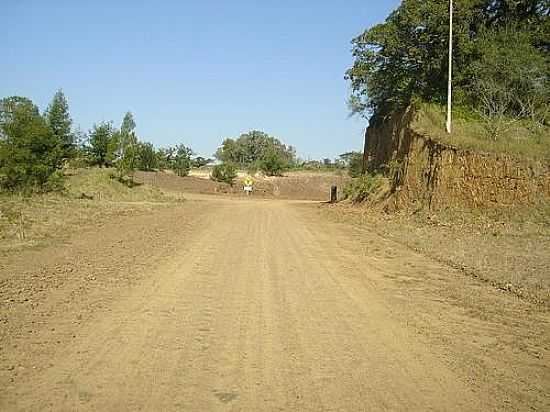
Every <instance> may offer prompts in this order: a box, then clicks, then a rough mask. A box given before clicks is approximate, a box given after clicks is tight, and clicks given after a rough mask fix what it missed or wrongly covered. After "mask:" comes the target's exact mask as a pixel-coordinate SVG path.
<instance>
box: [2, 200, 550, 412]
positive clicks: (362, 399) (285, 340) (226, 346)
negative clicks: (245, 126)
mask: <svg viewBox="0 0 550 412" xmlns="http://www.w3.org/2000/svg"><path fill="white" fill-rule="evenodd" d="M319 207H320V206H319V205H316V204H313V203H305V202H286V201H262V200H260V201H254V200H251V201H248V200H240V199H221V198H207V197H202V198H200V197H196V198H194V199H192V200H189V201H187V202H184V204H182V205H179V206H177V207H174V208H172V209H163V210H161V211H159V212H158V213H157V214H154V215H143V216H128V217H127V218H124V219H121V220H118V221H117V222H113V223H112V224H110V225H104V226H103V227H98V228H96V229H95V230H94V231H87V232H85V233H81V234H79V235H78V236H76V237H74V238H73V239H71V240H69V241H67V242H66V243H64V244H58V245H52V246H50V247H48V248H45V249H41V250H32V251H26V252H22V253H20V254H18V255H17V256H15V255H14V256H11V257H8V258H6V259H5V260H4V262H2V264H1V266H0V276H1V277H0V280H1V282H2V284H1V286H2V289H1V294H0V299H1V301H0V305H1V309H2V315H1V316H2V317H1V318H0V331H1V335H0V339H1V340H0V349H1V352H0V410H3V411H11V410H83V411H88V410H89V411H125V410H128V411H135V410H147V411H161V410H185V411H210V410H213V411H217V410H219V411H225V410H231V411H239V410H244V411H263V410H265V411H272V410H296V411H308V410H311V411H362V410H364V411H377V410H388V411H427V410H434V411H444V410H449V411H455V410H457V411H460V410H463V411H478V410H479V411H487V410H545V409H546V410H549V408H550V395H549V393H548V392H549V389H550V373H549V370H550V368H549V360H548V359H549V358H548V355H549V353H550V344H549V316H548V313H547V312H545V311H544V310H543V309H541V308H537V307H534V306H532V305H531V304H528V303H526V302H522V301H521V300H518V299H517V298H515V297H513V296H510V295H509V294H507V293H505V292H502V291H498V290H496V289H493V288H491V287H490V286H488V285H486V284H483V283H481V282H477V281H476V280H474V279H470V278H467V277H465V276H464V275H462V274H461V273H459V272H456V271H454V270H451V269H449V268H446V267H444V266H442V265H441V264H438V263H436V262H434V261H431V260H429V259H427V258H425V257H423V256H421V255H418V254H415V253H413V252H411V251H409V250H406V249H403V247H402V246H398V245H397V244H395V243H393V242H391V241H388V240H385V239H383V238H380V237H378V236H377V235H375V234H373V233H372V232H369V230H368V228H366V229H357V228H353V227H351V226H346V225H343V224H338V223H334V222H329V221H326V220H325V219H323V218H322V216H321V214H320V213H319V211H318V208H319Z"/></svg>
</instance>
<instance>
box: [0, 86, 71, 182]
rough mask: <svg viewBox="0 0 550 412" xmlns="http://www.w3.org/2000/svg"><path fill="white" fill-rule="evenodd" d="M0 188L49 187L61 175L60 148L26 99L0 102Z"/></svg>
mask: <svg viewBox="0 0 550 412" xmlns="http://www.w3.org/2000/svg"><path fill="white" fill-rule="evenodd" d="M0 131H1V133H0V135H1V139H0V188H2V189H7V190H11V191H13V190H18V189H21V188H27V187H31V186H32V187H36V188H39V189H50V188H53V187H52V186H53V183H54V182H55V183H56V185H57V183H59V180H60V177H61V176H62V175H61V173H60V172H59V170H60V169H61V167H62V164H63V147H62V145H61V144H60V141H59V139H58V138H57V136H55V135H54V134H53V133H52V131H51V129H50V128H49V127H48V124H47V122H46V120H45V119H44V118H43V117H42V116H41V115H40V112H39V110H38V108H37V107H36V105H34V104H33V103H32V101H31V100H29V99H27V98H22V97H18V96H13V97H8V98H5V99H2V100H1V101H0Z"/></svg>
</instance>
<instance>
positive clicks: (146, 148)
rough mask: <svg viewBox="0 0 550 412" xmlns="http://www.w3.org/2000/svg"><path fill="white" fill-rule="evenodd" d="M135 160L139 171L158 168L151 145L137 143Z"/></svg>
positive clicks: (156, 157)
mask: <svg viewBox="0 0 550 412" xmlns="http://www.w3.org/2000/svg"><path fill="white" fill-rule="evenodd" d="M137 159H138V160H137V168H138V169H139V170H145V171H150V170H154V169H156V168H157V167H158V156H157V153H156V151H155V147H154V146H153V144H152V143H142V142H139V143H138V146H137Z"/></svg>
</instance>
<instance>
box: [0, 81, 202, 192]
mask: <svg viewBox="0 0 550 412" xmlns="http://www.w3.org/2000/svg"><path fill="white" fill-rule="evenodd" d="M135 129H136V123H135V120H134V117H133V115H132V113H131V112H127V113H126V114H125V116H124V118H123V120H122V123H121V125H120V128H116V127H114V126H113V122H99V123H97V124H94V126H93V127H92V129H91V130H90V131H89V132H88V133H83V132H82V131H80V130H74V129H73V124H72V119H71V116H70V113H69V105H68V102H67V99H66V98H65V95H64V94H63V92H62V91H61V90H59V91H57V92H56V93H55V95H54V97H53V99H52V101H51V103H50V104H49V106H48V108H47V109H46V111H45V112H44V113H40V111H39V109H38V107H37V106H36V105H35V104H34V103H33V102H32V101H31V100H30V99H28V98H26V97H19V96H12V97H6V98H3V99H1V100H0V190H5V191H16V190H21V189H29V190H39V191H46V190H53V189H59V188H61V187H62V186H63V173H62V169H63V168H64V167H66V166H67V165H70V164H71V162H73V163H74V164H79V165H84V166H98V167H114V168H116V171H117V177H118V178H119V179H120V180H127V179H129V180H130V181H131V180H133V175H134V171H135V170H144V171H150V170H157V169H171V170H173V171H174V172H175V173H176V174H178V175H179V176H186V175H187V174H188V173H189V170H190V169H191V168H192V167H201V166H204V165H207V164H208V163H210V162H211V161H212V160H211V159H206V158H203V157H194V154H193V151H192V150H191V149H190V148H189V147H187V146H185V145H183V144H180V145H176V146H171V147H167V148H158V149H157V148H155V147H154V146H153V144H152V143H148V142H145V141H142V140H140V139H139V137H138V136H137V134H136V130H135Z"/></svg>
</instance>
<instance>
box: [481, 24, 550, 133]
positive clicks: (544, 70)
mask: <svg viewBox="0 0 550 412" xmlns="http://www.w3.org/2000/svg"><path fill="white" fill-rule="evenodd" d="M531 38H532V36H531V35H530V34H529V33H528V32H526V31H522V30H521V29H520V28H518V27H517V26H515V25H505V26H503V27H500V28H498V29H495V30H484V31H482V32H481V33H480V34H479V35H478V41H477V43H476V52H477V54H478V55H479V57H478V59H477V60H476V61H475V62H474V63H473V64H472V67H471V78H472V80H471V90H472V92H473V93H472V96H471V98H472V105H473V106H474V107H475V108H476V110H477V111H478V112H479V113H480V114H481V116H482V117H483V119H484V120H485V124H486V126H487V129H488V132H489V134H490V135H491V137H492V138H493V139H498V137H499V136H500V134H501V133H503V132H505V131H506V129H507V128H508V127H509V126H510V125H511V124H512V123H514V122H515V121H517V120H519V119H521V118H529V119H530V120H531V121H533V122H537V123H541V124H542V123H544V122H545V121H547V120H548V107H549V103H550V102H549V100H550V97H549V96H550V82H549V79H548V63H547V59H545V57H544V56H543V55H542V54H540V52H539V51H538V50H537V49H536V48H535V46H533V44H532V41H531Z"/></svg>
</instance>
